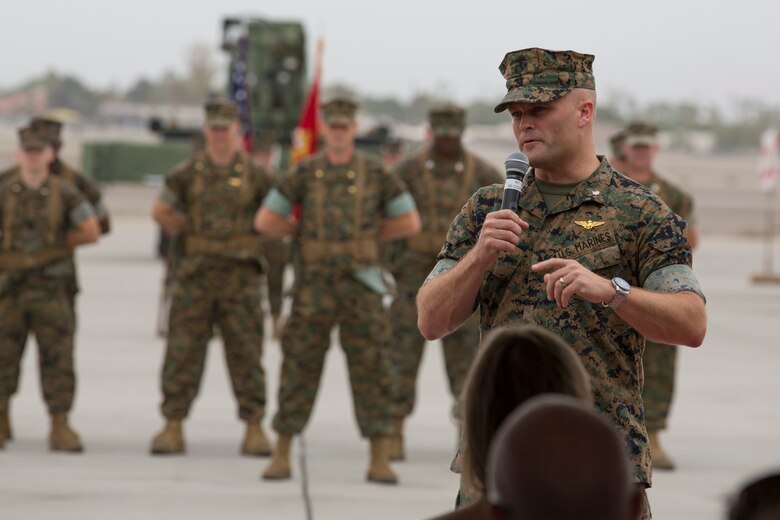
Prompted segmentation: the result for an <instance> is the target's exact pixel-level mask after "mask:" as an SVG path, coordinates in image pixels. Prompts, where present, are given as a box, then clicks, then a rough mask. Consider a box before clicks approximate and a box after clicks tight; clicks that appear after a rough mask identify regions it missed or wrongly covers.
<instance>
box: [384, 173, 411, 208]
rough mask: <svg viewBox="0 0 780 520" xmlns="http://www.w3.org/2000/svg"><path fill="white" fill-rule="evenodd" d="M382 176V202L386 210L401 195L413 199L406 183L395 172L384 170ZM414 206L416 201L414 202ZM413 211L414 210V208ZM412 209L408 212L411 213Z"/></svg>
mask: <svg viewBox="0 0 780 520" xmlns="http://www.w3.org/2000/svg"><path fill="white" fill-rule="evenodd" d="M382 175H383V180H384V182H383V183H382V200H383V201H384V203H385V208H387V206H388V205H389V204H390V203H391V202H392V201H393V200H395V199H397V198H398V197H400V196H401V195H407V196H408V197H409V199H411V198H412V196H411V195H410V194H409V190H408V189H407V188H406V183H404V181H402V180H401V177H399V176H398V174H397V173H396V171H395V170H394V171H392V172H387V171H385V170H384V169H382ZM412 204H414V200H412ZM411 209H414V207H412V208H411ZM411 209H409V210H408V211H411ZM396 216H397V215H396Z"/></svg>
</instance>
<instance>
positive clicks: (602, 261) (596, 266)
mask: <svg viewBox="0 0 780 520" xmlns="http://www.w3.org/2000/svg"><path fill="white" fill-rule="evenodd" d="M621 258H622V255H621V253H620V248H619V247H618V246H617V245H612V246H608V247H605V248H603V249H598V250H596V251H591V252H589V253H587V254H584V255H582V256H580V257H577V258H575V260H577V261H578V262H579V263H580V264H582V265H583V266H585V267H587V268H588V269H589V270H591V271H593V272H596V271H603V270H610V268H614V267H615V266H618V265H620V264H621Z"/></svg>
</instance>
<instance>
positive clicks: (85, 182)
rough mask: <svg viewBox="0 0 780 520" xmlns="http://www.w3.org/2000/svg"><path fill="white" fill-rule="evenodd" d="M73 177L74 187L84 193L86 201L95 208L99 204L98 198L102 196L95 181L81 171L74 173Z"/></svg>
mask: <svg viewBox="0 0 780 520" xmlns="http://www.w3.org/2000/svg"><path fill="white" fill-rule="evenodd" d="M75 179H76V187H77V188H78V189H79V191H81V193H83V194H84V197H86V199H87V201H88V202H89V203H90V204H92V206H93V207H95V208H96V207H97V206H98V205H99V204H100V200H101V198H102V194H101V193H100V188H98V186H97V183H95V181H93V180H92V179H90V178H89V177H87V176H86V175H84V174H81V173H76V174H75Z"/></svg>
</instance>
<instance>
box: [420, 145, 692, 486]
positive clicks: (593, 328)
mask: <svg viewBox="0 0 780 520" xmlns="http://www.w3.org/2000/svg"><path fill="white" fill-rule="evenodd" d="M599 159H600V160H601V163H600V165H599V167H598V169H597V170H596V171H595V172H594V173H593V174H592V175H591V176H590V177H589V178H588V179H587V180H585V181H583V182H582V183H580V184H579V185H577V187H576V188H574V189H573V191H572V192H571V193H570V194H569V195H567V196H565V197H563V199H561V200H560V202H558V204H557V205H556V206H555V207H554V208H547V207H546V205H545V203H544V200H543V198H542V196H541V194H540V193H539V190H538V188H537V186H536V183H535V182H534V173H533V170H531V171H530V172H529V173H528V175H527V179H526V182H525V187H524V189H523V191H522V193H521V197H520V201H519V208H518V215H519V216H520V218H522V219H523V220H525V221H526V222H528V223H529V225H530V227H529V228H528V230H527V231H525V232H524V233H523V234H522V236H521V237H520V241H519V243H518V247H519V250H518V251H517V252H516V253H511V254H509V253H504V254H502V255H501V257H500V258H499V260H498V261H497V262H496V264H495V266H494V267H493V268H492V269H491V270H490V271H488V272H487V273H486V274H485V278H484V280H483V283H482V287H481V289H480V291H479V295H478V300H477V301H475V302H474V304H475V306H476V305H477V304H479V306H480V313H481V329H482V331H483V333H484V331H487V330H489V329H492V328H495V327H501V326H505V325H517V324H535V325H540V326H543V327H545V328H547V329H548V330H551V331H553V332H555V333H557V334H559V335H560V336H561V337H562V338H563V339H565V340H566V341H567V342H568V343H569V344H570V345H572V347H573V348H574V349H575V350H576V351H577V353H578V354H579V356H580V360H581V361H582V363H583V365H584V366H585V368H586V370H587V371H588V372H589V373H590V375H591V377H592V381H593V391H594V400H595V403H596V405H597V407H598V408H599V409H600V410H601V411H603V412H604V413H605V414H607V415H608V416H610V417H611V418H612V419H613V420H614V421H615V423H616V424H617V425H618V426H619V427H620V429H621V430H622V432H623V434H624V435H625V438H626V441H627V444H628V448H629V454H630V457H631V459H632V461H633V463H634V465H635V468H636V478H637V479H638V481H639V482H643V483H646V484H648V485H649V484H650V451H649V448H648V445H647V433H646V430H645V426H644V411H643V407H642V385H643V372H642V352H643V349H644V343H645V340H644V338H643V337H642V336H641V335H640V334H639V333H638V332H637V331H636V330H635V329H633V328H632V327H631V326H629V325H628V324H627V323H626V322H625V321H623V320H622V319H621V318H620V317H619V316H618V315H617V314H616V313H615V312H614V311H613V310H612V309H609V308H606V307H603V306H602V305H600V304H591V303H589V302H587V301H584V300H582V299H579V298H574V299H573V300H572V301H571V303H570V304H569V306H568V308H563V309H562V308H560V307H558V306H557V304H556V302H555V301H548V300H547V293H546V290H545V284H544V279H543V276H544V273H534V272H532V271H531V265H532V264H534V263H537V262H540V261H542V260H546V259H549V258H569V259H576V260H577V261H578V262H580V263H581V264H583V265H584V266H586V267H587V268H589V269H590V270H592V271H594V272H595V273H597V274H599V275H601V276H603V277H604V278H607V279H611V278H613V277H616V276H619V277H621V278H623V279H625V280H626V281H628V282H629V283H630V284H631V285H633V286H639V287H644V288H645V289H648V290H653V291H659V292H678V291H693V292H696V293H697V294H700V295H701V291H700V289H699V284H698V281H697V280H696V277H695V275H694V274H693V271H692V269H691V250H690V247H689V246H688V241H687V239H686V238H685V225H686V224H685V221H683V220H682V219H681V218H680V217H678V216H677V215H676V214H675V213H674V212H672V211H671V210H670V209H669V208H668V207H667V206H666V205H665V204H664V203H663V202H662V201H661V200H660V199H659V198H658V197H656V196H655V195H653V193H652V192H651V191H650V190H648V189H647V188H645V187H644V186H642V185H641V184H638V183H636V182H634V181H632V180H630V179H628V178H627V177H624V176H623V175H621V174H619V173H616V172H614V171H613V170H612V168H611V167H610V165H609V163H608V162H607V161H606V160H605V159H604V158H601V157H600V158H599ZM502 191H503V187H502V186H500V185H494V186H490V187H486V188H482V189H481V190H479V191H478V192H477V193H476V194H474V195H473V196H472V197H471V199H470V200H469V201H468V203H467V204H466V205H465V206H464V208H463V210H462V211H461V212H460V214H459V215H458V216H457V217H456V218H455V221H454V222H453V223H452V226H451V227H450V231H449V234H448V235H447V240H446V242H445V244H444V247H443V249H442V251H441V252H440V254H439V263H438V264H437V266H436V268H434V271H433V272H432V273H431V277H433V276H436V275H438V274H440V273H441V272H444V271H447V270H448V269H449V268H451V267H452V266H453V265H455V263H457V261H458V260H460V259H461V258H463V256H464V255H466V253H468V252H469V251H470V250H471V248H472V247H473V246H474V245H475V244H476V242H477V238H478V236H479V232H480V230H481V227H482V224H483V222H484V220H485V216H486V215H487V214H488V213H490V212H492V211H497V210H499V209H500V208H501V198H502Z"/></svg>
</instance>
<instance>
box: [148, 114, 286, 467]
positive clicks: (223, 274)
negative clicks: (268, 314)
mask: <svg viewBox="0 0 780 520" xmlns="http://www.w3.org/2000/svg"><path fill="white" fill-rule="evenodd" d="M205 108H206V124H205V125H204V128H203V133H204V135H205V138H206V146H205V149H204V150H203V152H202V153H196V154H195V155H194V156H193V157H192V159H191V160H189V161H188V162H186V163H185V164H184V165H183V166H181V167H179V168H177V169H175V170H174V171H173V172H171V173H169V174H168V175H167V176H166V178H165V186H164V188H163V190H162V192H161V194H160V196H159V198H158V199H157V201H156V202H155V205H154V210H153V216H154V219H155V220H156V221H157V222H158V223H159V224H160V225H161V226H163V228H164V229H165V230H166V232H168V233H169V234H170V235H171V236H180V237H181V240H182V242H183V253H182V257H181V258H180V259H179V260H178V262H177V264H176V267H175V269H176V272H175V273H174V274H173V280H174V282H173V287H172V298H171V310H170V323H169V331H168V340H167V341H168V343H167V348H166V351H165V361H164V363H163V369H162V392H163V402H162V414H163V416H164V417H165V419H166V421H167V422H166V425H165V428H164V429H163V431H162V432H160V434H158V435H157V436H156V437H155V438H154V439H153V440H152V446H151V452H152V453H154V454H174V453H183V452H184V451H185V442H184V436H183V432H182V421H183V420H184V419H185V418H186V417H187V415H188V414H189V411H190V407H191V405H192V402H193V401H194V399H195V396H196V395H197V393H198V389H199V387H200V382H201V377H202V375H203V368H204V363H205V360H206V349H207V346H208V343H209V339H211V337H212V333H213V330H214V326H215V325H216V326H218V327H219V331H220V335H221V336H222V340H223V342H224V345H225V357H226V360H227V365H228V370H229V372H230V378H231V381H232V384H233V392H234V394H235V395H236V399H237V400H238V416H239V418H240V419H241V420H242V421H244V422H245V423H246V434H245V436H244V441H243V444H242V445H241V452H242V453H243V454H245V455H257V456H265V455H270V453H271V447H270V445H269V442H268V439H267V438H266V435H265V433H264V432H263V428H262V425H261V422H262V419H263V416H264V414H265V374H264V372H263V368H262V366H261V364H260V359H261V354H262V348H263V311H262V308H261V302H260V296H261V285H260V284H261V278H262V268H261V262H260V258H261V253H262V251H261V246H260V244H261V238H260V236H259V235H257V233H255V231H254V229H253V226H252V221H253V218H254V215H255V212H256V211H257V209H258V208H259V207H260V203H261V201H262V200H263V197H265V195H266V194H267V193H268V190H269V189H270V188H271V179H270V177H269V176H268V175H267V174H266V172H265V171H264V170H262V169H260V168H258V167H256V166H254V165H253V164H252V160H251V158H250V157H249V156H248V155H246V154H245V153H243V152H242V151H241V137H240V129H239V120H238V109H237V108H236V105H235V104H234V103H233V102H231V101H227V100H222V99H216V100H212V101H210V102H208V103H207V104H206V107H205Z"/></svg>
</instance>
